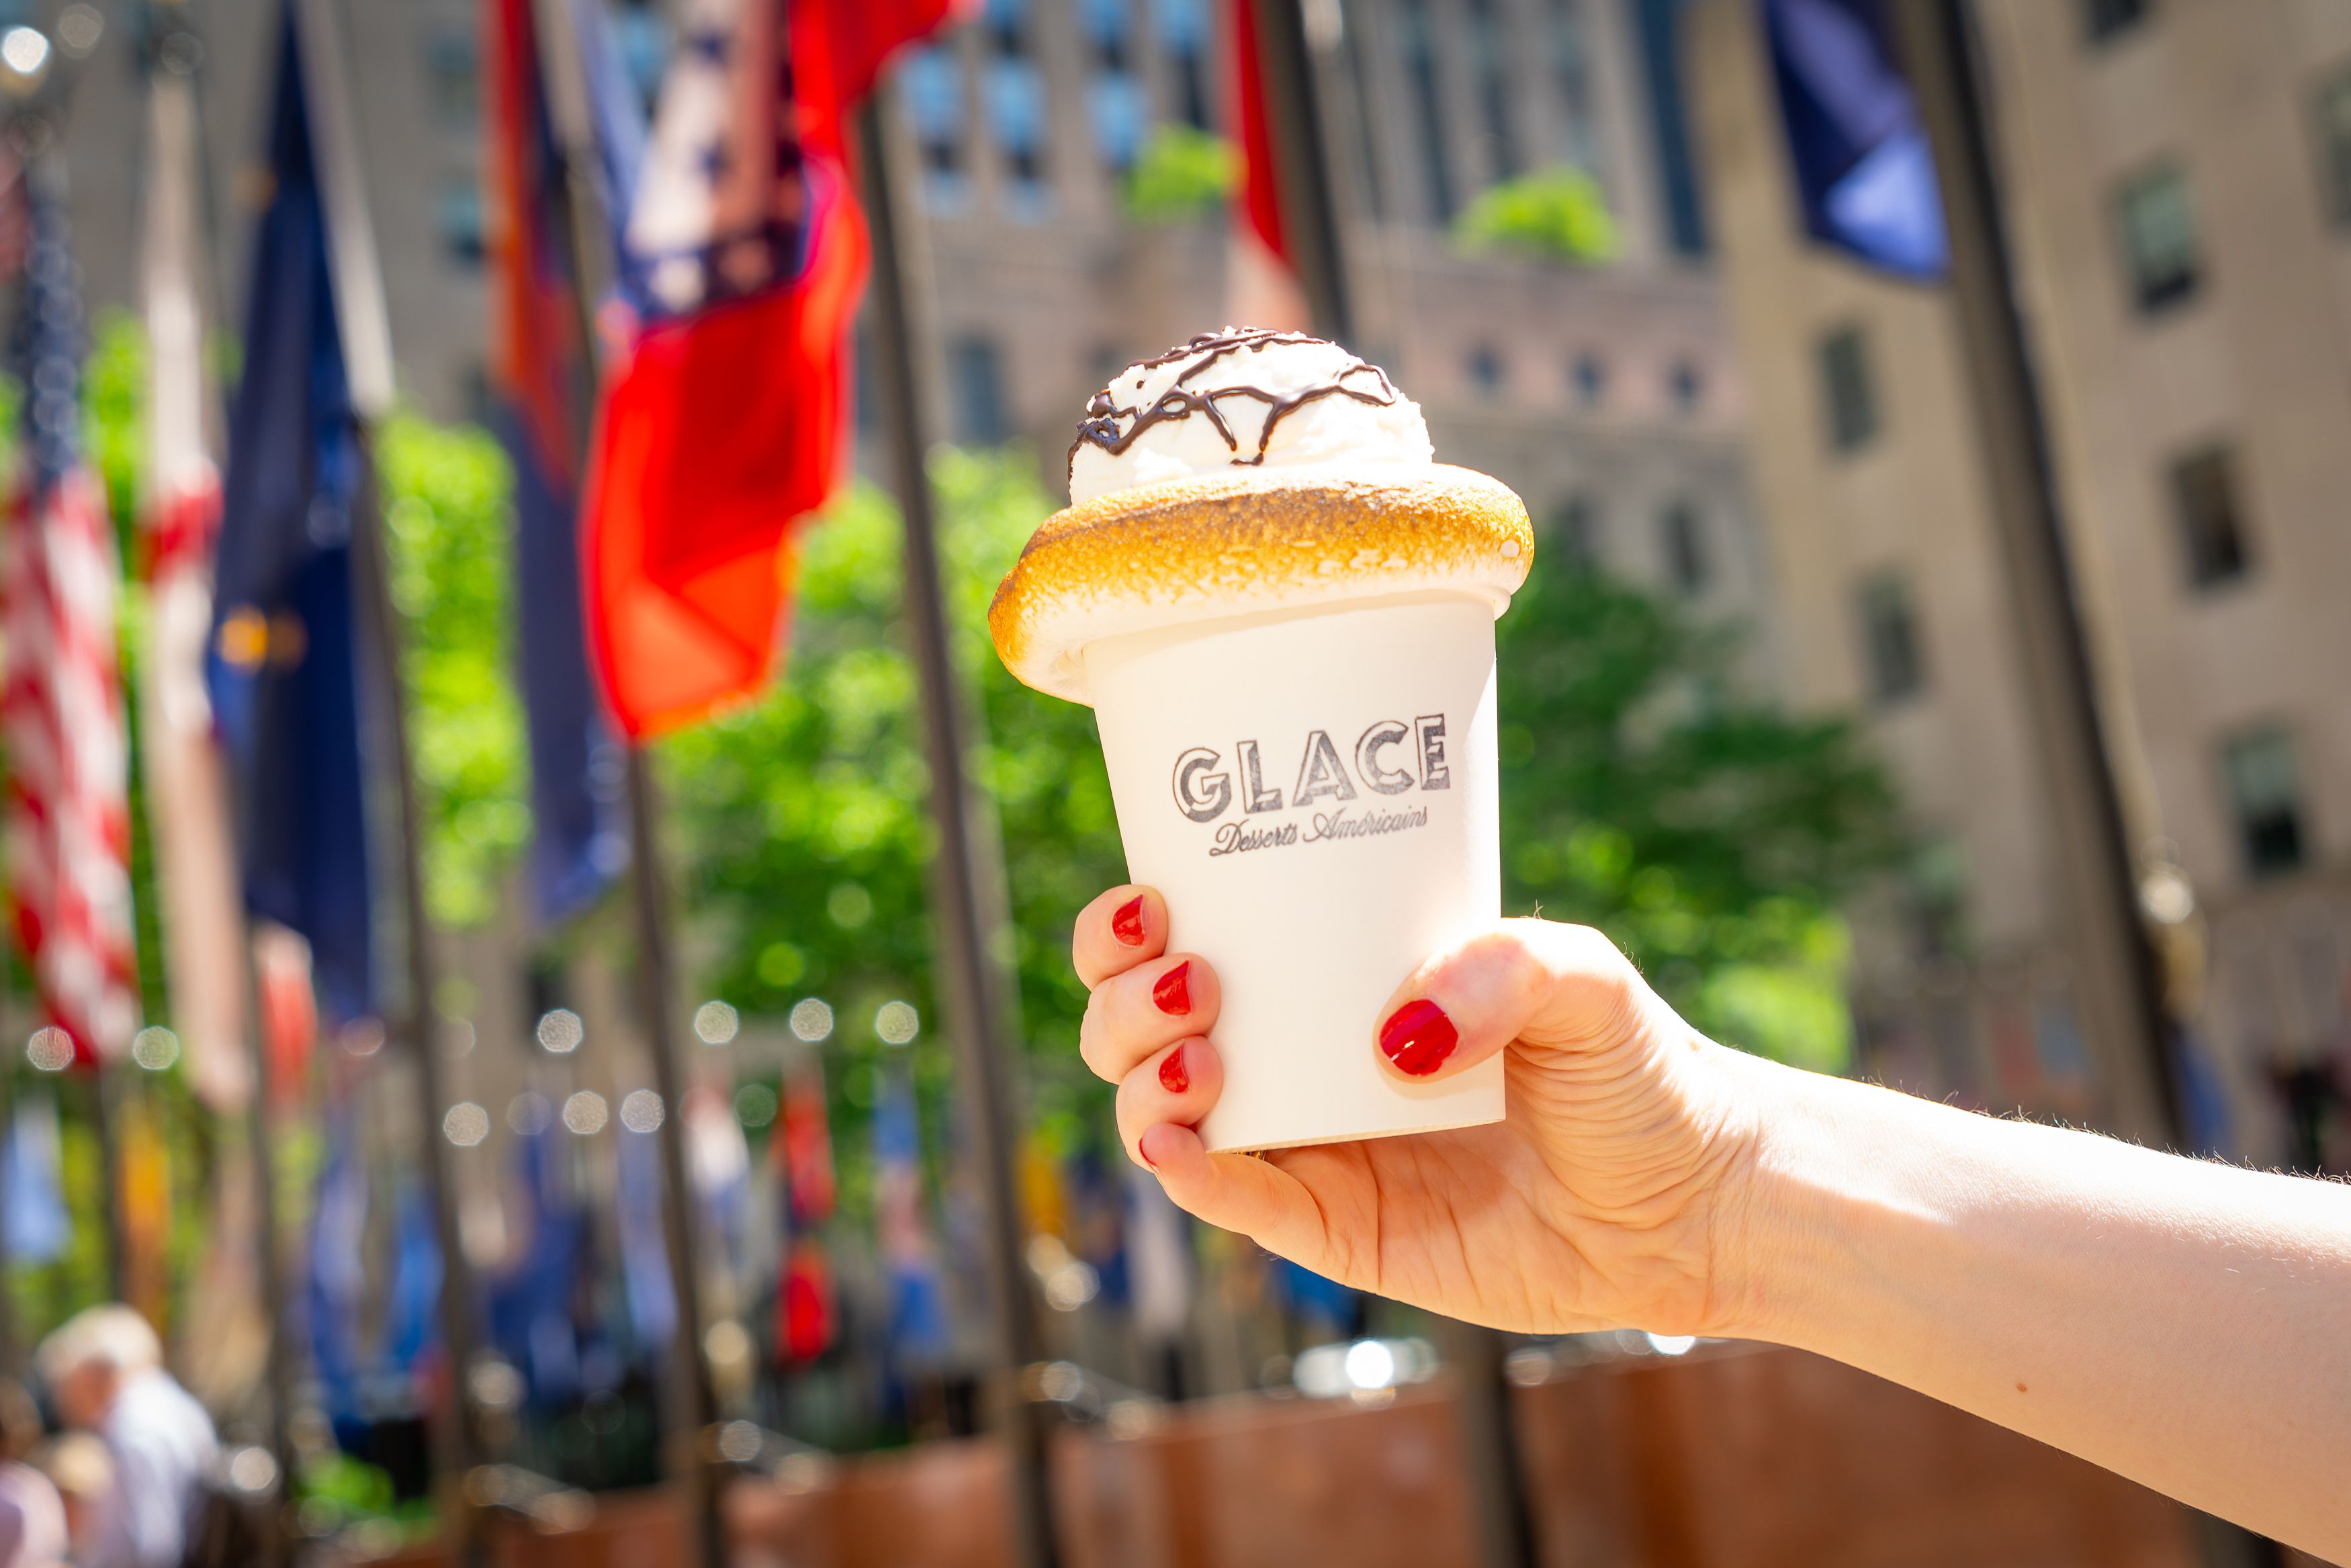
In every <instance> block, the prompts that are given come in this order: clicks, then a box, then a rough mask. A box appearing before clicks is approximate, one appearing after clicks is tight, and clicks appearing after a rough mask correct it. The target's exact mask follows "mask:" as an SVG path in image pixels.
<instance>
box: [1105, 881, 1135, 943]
mask: <svg viewBox="0 0 2351 1568" xmlns="http://www.w3.org/2000/svg"><path fill="white" fill-rule="evenodd" d="M1110 934H1111V935H1112V936H1114V937H1116V938H1117V939H1118V940H1120V941H1121V942H1122V943H1123V944H1124V945H1125V946H1127V947H1131V948H1139V947H1141V946H1142V945H1143V895H1142V894H1140V893H1137V894H1136V895H1135V896H1134V898H1129V899H1128V900H1127V901H1126V902H1125V903H1123V904H1121V905H1120V906H1119V907H1118V908H1117V909H1113V910H1112V911H1111V912H1110Z"/></svg>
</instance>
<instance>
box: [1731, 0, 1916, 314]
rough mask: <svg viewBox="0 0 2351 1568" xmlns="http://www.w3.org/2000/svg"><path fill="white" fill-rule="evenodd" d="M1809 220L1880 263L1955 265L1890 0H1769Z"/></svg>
mask: <svg viewBox="0 0 2351 1568" xmlns="http://www.w3.org/2000/svg"><path fill="white" fill-rule="evenodd" d="M1763 20H1764V26H1765V28H1766V29H1767V31H1768V32H1769V33H1770V35H1771V74H1772V78H1773V80H1774V82H1775V83H1776V84H1777V86H1778V88H1779V91H1780V113H1781V116H1782V119H1783V121H1784V122H1785V125H1786V128H1787V132H1788V161H1789V164H1790V166H1791V167H1792V169H1793V170H1794V171H1795V176H1796V192H1797V197H1798V199H1799V201H1800V202H1802V206H1803V212H1804V228H1805V231H1806V232H1807V233H1808V234H1811V235H1812V236H1813V238H1814V239H1816V240H1819V241H1821V242H1822V243H1823V244H1830V245H1834V246H1835V247H1836V248H1837V249H1839V250H1842V251H1844V252H1845V253H1847V254H1851V255H1854V256H1857V257H1859V258H1860V259H1861V260H1863V261H1865V262H1867V263H1869V264H1870V265H1873V266H1879V267H1883V268H1885V269H1886V271H1888V272H1893V273H1898V274H1900V275H1903V276H1905V277H1913V278H1919V279H1926V280H1937V279H1940V278H1941V277H1942V276H1943V275H1944V273H1945V272H1946V271H1947V270H1948V268H1949V260H1950V257H1949V246H1948V245H1947V244H1946V243H1945V237H1944V234H1943V204H1942V191H1941V188H1940V186H1939V185H1938V184H1937V182H1936V178H1935V155H1934V152H1933V151H1932V150H1931V149H1930V148H1929V147H1928V143H1927V133H1926V130H1925V129H1924V128H1923V127H1921V126H1920V125H1919V123H1918V109H1917V102H1916V101H1915V100H1914V99H1913V98H1912V96H1911V92H1910V84H1909V83H1908V82H1907V81H1905V80H1904V79H1903V77H1902V72H1901V68H1900V67H1898V66H1897V65H1896V63H1895V57H1894V49H1893V46H1892V41H1891V37H1890V35H1889V33H1888V28H1889V26H1890V25H1891V24H1890V23H1889V21H1888V19H1887V16H1886V5H1885V0H1763Z"/></svg>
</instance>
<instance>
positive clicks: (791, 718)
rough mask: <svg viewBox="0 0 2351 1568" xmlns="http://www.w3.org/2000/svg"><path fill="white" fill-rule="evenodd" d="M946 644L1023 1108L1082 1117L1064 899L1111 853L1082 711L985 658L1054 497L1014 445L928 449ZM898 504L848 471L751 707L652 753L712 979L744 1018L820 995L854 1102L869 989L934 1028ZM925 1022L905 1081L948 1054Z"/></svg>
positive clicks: (860, 1091)
mask: <svg viewBox="0 0 2351 1568" xmlns="http://www.w3.org/2000/svg"><path fill="white" fill-rule="evenodd" d="M932 479H933V483H934V485H935V488H936V491H937V493H938V498H939V502H940V514H941V541H940V544H941V552H942V555H943V557H944V565H945V566H946V578H947V588H948V593H949V597H950V608H951V610H952V612H953V618H954V626H955V642H954V651H955V656H956V665H957V667H958V669H959V670H961V671H962V673H963V675H964V677H965V682H964V683H965V686H966V689H967V691H969V692H971V693H974V694H975V695H976V696H977V704H976V709H975V717H976V718H977V721H978V722H977V725H976V726H975V727H976V729H977V732H978V734H977V744H976V746H975V749H974V753H973V754H972V756H971V758H970V767H971V770H972V773H973V775H974V777H975V778H976V779H977V781H978V782H979V784H981V786H982V787H983V788H984V789H986V790H987V792H988V794H990V796H991V797H992V799H993V801H994V803H995V805H996V808H997V814H998V820H999V822H1000V823H1001V825H1002V834H1003V846H1004V856H1005V861H1006V864H1007V867H1008V871H1009V877H1008V880H1009V884H1010V889H1011V904H1012V908H1011V914H1012V922H1011V940H1012V943H1013V952H1012V954H1011V957H1012V959H1013V961H1014V964H1015V966H1016V968H1017V971H1018V973H1019V1002H1020V1009H1021V1016H1022V1020H1023V1024H1024V1030H1023V1033H1024V1034H1025V1036H1026V1038H1027V1040H1028V1042H1029V1045H1030V1047H1031V1048H1032V1056H1033V1064H1032V1065H1033V1070H1032V1088H1033V1090H1034V1094H1035V1098H1036V1102H1037V1104H1036V1107H1035V1108H1036V1110H1037V1112H1038V1113H1039V1114H1040V1115H1041V1116H1047V1117H1050V1118H1061V1117H1068V1116H1078V1115H1082V1114H1084V1113H1085V1111H1086V1110H1087V1109H1088V1108H1089V1107H1091V1106H1092V1105H1093V1096H1094V1090H1093V1088H1092V1085H1091V1084H1090V1082H1089V1080H1088V1079H1087V1078H1086V1075H1084V1073H1083V1071H1082V1069H1081V1068H1080V1067H1079V1066H1078V1064H1077V1062H1076V1051H1075V1045H1076V1040H1077V1021H1078V1019H1079V1018H1080V1017H1081V1015H1082V1014H1083V1012H1084V1010H1085V992H1084V991H1083V990H1082V989H1081V987H1080V986H1079V985H1078V983H1077V981H1076V978H1075V977H1074V976H1073V975H1072V974H1071V972H1070V966H1069V957H1068V951H1069V930H1070V924H1071V918H1072V917H1073V916H1074V915H1075V914H1076V912H1077V910H1078V909H1079V908H1080V907H1081V905H1083V904H1084V903H1085V902H1086V900H1087V899H1089V898H1092V896H1093V895H1094V894H1095V893H1096V892H1099V891H1100V890H1101V889H1102V888H1104V887H1106V886H1108V885H1109V884H1111V883H1112V882H1114V881H1116V880H1118V879H1119V878H1121V877H1123V875H1124V872H1123V860H1122V857H1121V853H1120V850H1119V846H1118V836H1117V827H1116V823H1115V820H1114V818H1113V814H1112V809H1111V802H1110V785H1109V782H1108V779H1107V777H1106V775H1105V774H1104V773H1103V770H1102V755H1101V749H1100V746H1099V745H1098V744H1097V742H1096V740H1095V736H1094V729H1093V716H1092V713H1091V711H1088V710H1086V709H1084V708H1081V707H1078V706H1076V705H1074V704H1071V703H1068V702H1062V701H1057V700H1055V699H1053V698H1050V697H1045V696H1042V695H1040V694H1039V693H1037V692H1034V691H1029V689H1028V688H1026V687H1024V686H1021V685H1019V683H1018V682H1017V681H1015V680H1013V679H1012V678H1011V676H1010V675H1008V674H1007V673H1006V672H1005V670H1004V669H1003V667H1002V665H1001V664H1000V663H998V660H997V658H996V655H995V653H994V651H993V649H991V648H990V647H989V645H988V641H987V629H986V607H987V598H988V596H989V595H990V594H991V593H992V592H993V591H994V589H995V587H996V584H997V582H998V579H999V578H1001V576H1003V574H1004V572H1005V570H1006V569H1007V568H1008V566H1010V565H1011V563H1012V560H1013V558H1014V557H1015V556H1018V555H1019V550H1020V546H1021V545H1023V544H1024V543H1025V542H1026V541H1027V539H1028V536H1029V533H1030V532H1031V531H1032V530H1033V529H1034V528H1035V526H1036V524H1037V523H1038V522H1039V521H1040V519H1041V518H1042V517H1043V516H1044V515H1045V514H1046V513H1047V512H1048V511H1049V510H1050V502H1048V500H1047V499H1046V497H1045V494H1044V492H1043V489H1042V487H1041V486H1040V484H1039V483H1038V481H1037V478H1036V473H1035V469H1034V467H1033V465H1032V464H1030V463H1029V462H1028V461H1027V460H1026V459H1025V457H1021V456H1016V455H1012V454H995V453H982V454H972V453H965V452H953V451H946V452H941V453H940V454H939V455H938V456H937V458H936V459H935V461H934V462H933V465H932ZM900 544H901V535H900V530H899V524H898V517H897V513H896V509H895V507H894V506H893V505H892V504H891V503H890V502H889V501H888V500H887V499H886V498H885V497H884V496H883V495H882V494H881V493H879V492H877V491H875V490H873V489H872V488H871V487H866V486H861V487H859V488H858V489H856V490H854V491H852V493H850V494H849V495H848V496H846V497H845V498H844V499H843V500H842V502H841V504H840V505H838V506H837V507H836V508H835V509H834V511H833V513H832V514H831V515H830V516H829V517H828V518H827V519H826V520H825V521H823V522H822V523H820V524H818V525H817V526H816V527H814V528H813V529H812V530H811V531H810V534H809V535H808V536H807V540H806V544H805V548H804V549H803V551H802V554H801V558H800V566H799V606H798V609H797V611H796V619H795V623H794V628H793V634H792V646H791V653H790V659H789V665H788V667H787V669H786V670H785V673H784V677H783V679H782V680H780V681H778V683H777V685H776V686H775V687H774V689H773V690H771V691H769V692H768V694H767V695H766V697H764V698H763V699H762V700H761V701H758V703H756V704H754V705H752V706H750V707H747V708H745V709H741V710H738V711H736V712H734V713H731V714H728V715H726V716H725V717H722V718H720V719H718V720H716V721H715V722H711V723H709V724H706V725H704V726H702V727H700V728H698V729H695V730H689V731H686V732H683V733H681V734H679V735H677V736H675V737H674V738H673V739H672V740H671V741H670V742H667V744H666V746H665V747H664V763H665V764H666V767H665V774H666V777H667V779H668V781H669V789H670V794H671V800H672V804H673V808H674V817H675V826H676V829H677V836H678V840H679V843H680V846H681V847H682V850H683V855H684V877H685V882H686V886H687V888H688V889H689V897H690V899H691V901H692V903H693V906H694V908H695V910H696V912H697V918H698V919H701V920H702V921H703V922H704V923H705V931H704V933H703V934H704V937H705V941H704V943H703V944H702V947H703V950H705V951H706V952H708V953H709V954H710V955H711V957H710V960H709V962H708V967H707V971H706V972H705V976H704V981H705V985H706V987H707V989H708V990H709V991H710V992H712V993H713V994H716V995H720V996H726V997H728V998H730V999H734V1000H736V1001H737V1002H738V1004H739V1005H742V1006H744V1007H746V1008H747V1009H748V1010H750V1011H754V1012H770V1013H773V1012H782V1011H784V1010H785V1009H786V1008H788V1007H789V1006H790V1005H791V1004H792V1002H794V1001H795V1000H796V999H797V998H799V997H802V996H809V995H816V996H821V997H824V998H826V999H827V1000H829V1001H830V1002H831V1003H832V1004H833V1005H834V1006H835V1008H836V1010H837V1011H838V1013H839V1016H840V1017H841V1020H842V1023H843V1027H842V1029H841V1033H840V1034H838V1035H837V1036H836V1044H835V1046H834V1047H832V1048H831V1049H832V1050H833V1051H834V1053H835V1060H836V1063H838V1064H843V1065H845V1067H846V1069H847V1070H846V1075H845V1084H844V1086H845V1090H846V1096H847V1098H848V1100H849V1102H850V1104H851V1105H852V1106H865V1105H870V1104H871V1103H872V1092H873V1074H874V1073H875V1071H877V1070H878V1065H879V1060H880V1056H879V1050H880V1048H879V1046H878V1044H877V1043H876V1042H875V1041H874V1038H873V1035H872V1029H871V1026H870V1020H871V1019H872V1015H873V1012H874V1010H875V1009H876V1008H877V1007H878V1006H879V1005H880V1004H881V1003H882V1002H884V1001H890V1000H904V1001H909V1002H914V1005H915V1006H916V1007H917V1009H918V1010H919V1011H920V1012H921V1013H922V1015H923V1017H924V1019H925V1021H926V1023H935V1022H936V1019H935V1008H934V1006H933V997H934V994H935V993H934V992H933V990H932V986H931V954H932V945H931V944H932V936H933V927H932V922H931V919H930V915H929V886H928V883H927V881H926V879H925V867H926V865H927V862H928V859H929V857H930V856H931V855H932V854H933V852H934V850H935V836H934V834H933V831H932V828H931V825H930V821H929V818H928V815H927V810H928V807H927V804H926V803H927V800H928V790H929V787H930V776H929V769H928V767H927V765H926V764H925V760H924V755H923V732H922V727H921V711H920V705H919V693H918V691H917V688H916V684H915V679H914V670H913V669H912V667H911V665H910V664H909V662H908V660H907V659H906V657H905V654H904V636H903V630H902V624H901V616H902V607H903V599H904V595H903V591H902V590H903V578H902V576H901V569H900V559H901V557H900ZM944 1044H945V1043H944V1042H943V1041H941V1040H939V1039H937V1038H936V1037H935V1031H933V1032H930V1033H926V1034H925V1040H924V1044H922V1045H921V1046H919V1047H918V1048H917V1051H916V1055H915V1065H916V1071H917V1075H918V1079H919V1081H920V1082H922V1083H923V1084H924V1085H925V1087H927V1088H930V1089H933V1090H936V1089H938V1088H940V1087H941V1086H942V1085H944V1084H945V1082H946V1076H947V1075H948V1074H949V1073H950V1072H951V1071H952V1068H951V1065H950V1061H949V1057H948V1055H947V1054H946V1052H945V1050H944V1049H943V1046H944Z"/></svg>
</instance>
